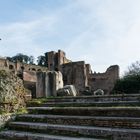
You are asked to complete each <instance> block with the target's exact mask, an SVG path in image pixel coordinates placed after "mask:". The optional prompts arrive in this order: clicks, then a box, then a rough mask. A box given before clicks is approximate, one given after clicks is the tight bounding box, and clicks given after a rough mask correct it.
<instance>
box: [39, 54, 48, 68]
mask: <svg viewBox="0 0 140 140" xmlns="http://www.w3.org/2000/svg"><path fill="white" fill-rule="evenodd" d="M37 63H38V65H39V66H45V65H46V57H45V56H42V55H40V56H38V57H37Z"/></svg>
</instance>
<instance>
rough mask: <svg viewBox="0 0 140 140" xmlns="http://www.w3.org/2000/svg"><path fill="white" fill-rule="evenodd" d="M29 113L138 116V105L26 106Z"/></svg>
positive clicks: (139, 113) (139, 111) (139, 109)
mask: <svg viewBox="0 0 140 140" xmlns="http://www.w3.org/2000/svg"><path fill="white" fill-rule="evenodd" d="M27 109H28V111H29V114H48V115H50V114H51V115H69V116H73V115H75V116H85V115H86V116H108V117H109V116H110V117H140V107H28V108H27Z"/></svg>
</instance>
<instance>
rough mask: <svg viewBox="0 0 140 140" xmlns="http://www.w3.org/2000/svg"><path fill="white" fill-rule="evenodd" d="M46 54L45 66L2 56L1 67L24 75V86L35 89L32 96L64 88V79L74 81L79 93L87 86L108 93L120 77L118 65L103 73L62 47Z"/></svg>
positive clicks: (66, 81)
mask: <svg viewBox="0 0 140 140" xmlns="http://www.w3.org/2000/svg"><path fill="white" fill-rule="evenodd" d="M45 58H46V66H44V67H42V66H38V65H30V64H23V63H19V62H17V63H13V62H10V61H8V60H7V59H5V58H0V69H4V70H8V71H12V72H14V73H15V74H17V75H18V76H19V77H21V78H22V79H23V81H24V85H25V87H26V88H28V89H30V90H31V91H32V96H33V97H44V96H52V95H54V96H56V93H55V90H57V89H59V88H61V87H62V86H63V83H64V85H74V86H75V87H76V89H77V91H78V92H79V93H82V92H83V91H85V90H86V89H88V90H89V91H91V92H93V91H95V90H97V89H102V90H104V92H105V94H109V93H110V91H111V90H112V89H113V87H114V84H115V82H116V80H117V79H118V78H119V67H118V66H117V65H114V66H110V67H109V68H108V69H107V70H106V72H104V73H92V70H91V67H90V64H86V63H85V62H84V61H78V62H72V61H71V60H69V59H67V58H66V54H65V52H63V51H61V50H58V52H54V51H51V52H47V53H45ZM59 71H60V72H61V73H62V74H61V73H60V72H59ZM54 87H55V88H54ZM54 89H55V90H54ZM53 90H54V91H53ZM51 92H52V93H51ZM48 93H49V94H48ZM50 93H51V95H50Z"/></svg>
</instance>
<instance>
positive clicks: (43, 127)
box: [9, 122, 140, 135]
mask: <svg viewBox="0 0 140 140" xmlns="http://www.w3.org/2000/svg"><path fill="white" fill-rule="evenodd" d="M9 125H10V126H12V125H13V126H20V127H28V128H31V126H32V127H33V128H34V129H35V128H37V129H41V128H42V129H47V128H51V129H52V128H54V129H59V128H60V129H61V130H63V129H67V130H69V129H71V130H74V131H75V130H79V129H82V130H86V131H87V130H89V131H91V130H101V131H110V132H120V133H125V132H129V133H135V134H139V135H140V129H131V128H130V129H129V128H112V127H96V126H78V125H56V124H46V123H28V122H27V123H26V122H10V123H9ZM22 125H23V126H22ZM29 126H30V127H29ZM38 127H39V128H38Z"/></svg>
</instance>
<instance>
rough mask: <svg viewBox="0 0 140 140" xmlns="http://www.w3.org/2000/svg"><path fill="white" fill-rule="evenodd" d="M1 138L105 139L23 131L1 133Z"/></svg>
mask: <svg viewBox="0 0 140 140" xmlns="http://www.w3.org/2000/svg"><path fill="white" fill-rule="evenodd" d="M0 137H5V138H12V137H13V138H14V137H19V138H21V137H23V138H24V137H26V139H27V138H32V140H34V139H36V140H103V139H94V138H80V137H79V138H74V137H66V136H58V135H49V134H40V133H31V132H23V131H13V130H6V131H2V132H0Z"/></svg>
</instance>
